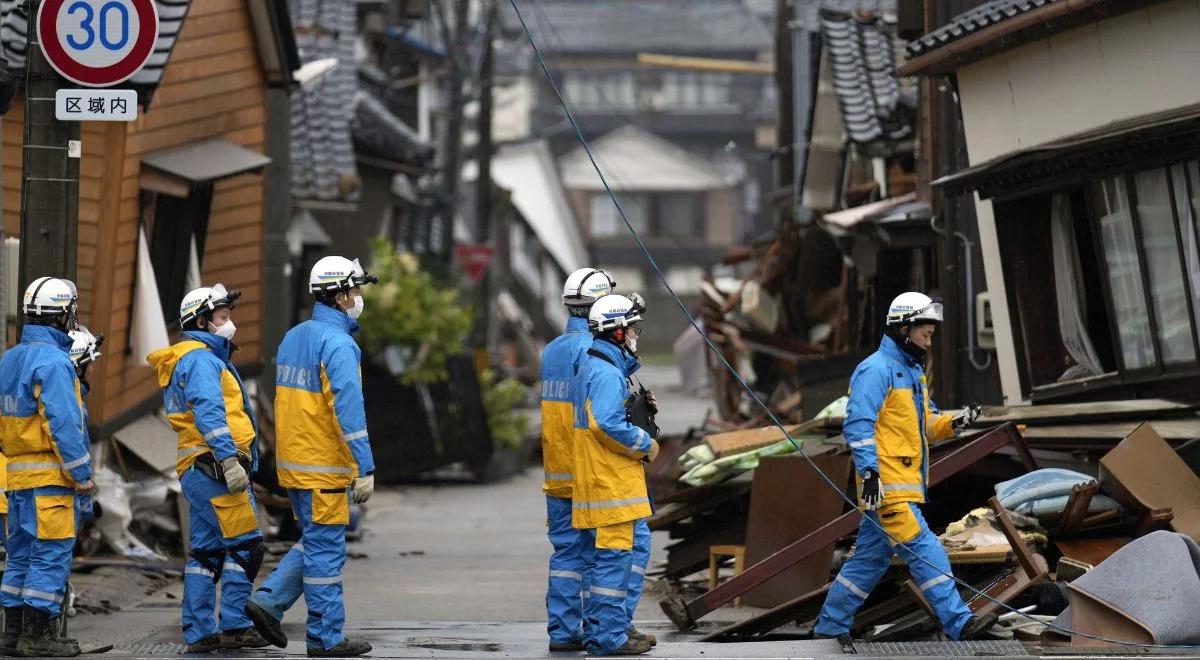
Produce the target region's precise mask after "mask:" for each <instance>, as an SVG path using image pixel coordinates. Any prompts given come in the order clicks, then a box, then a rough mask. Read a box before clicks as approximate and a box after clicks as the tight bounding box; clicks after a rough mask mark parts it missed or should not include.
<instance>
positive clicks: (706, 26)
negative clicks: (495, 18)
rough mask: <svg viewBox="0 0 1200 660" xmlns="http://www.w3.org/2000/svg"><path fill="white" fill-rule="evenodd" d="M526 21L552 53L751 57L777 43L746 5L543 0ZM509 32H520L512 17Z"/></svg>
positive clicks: (507, 15)
mask: <svg viewBox="0 0 1200 660" xmlns="http://www.w3.org/2000/svg"><path fill="white" fill-rule="evenodd" d="M522 9H523V11H522V12H521V15H522V16H523V17H524V18H525V22H526V23H527V24H528V25H529V31H530V32H531V33H532V34H533V38H534V40H535V41H537V43H538V46H539V47H540V48H541V49H542V50H543V51H546V52H551V53H589V54H601V53H604V54H608V53H630V52H637V51H643V50H645V51H653V52H656V53H745V52H757V51H764V50H769V49H771V48H772V46H773V43H774V39H772V36H771V32H770V31H769V30H768V29H767V28H766V26H765V25H764V23H763V21H762V20H761V19H760V18H758V17H757V16H756V15H755V14H754V13H753V12H751V11H750V10H749V9H747V8H746V6H745V5H744V4H743V3H742V2H741V1H740V0H589V1H588V2H579V1H578V0H538V1H537V2H531V3H526V5H525V6H524V7H523V8H522ZM502 20H503V21H504V22H505V23H506V27H509V28H513V29H515V30H520V29H521V25H520V22H518V21H517V16H516V14H515V13H514V12H512V11H503V12H502Z"/></svg>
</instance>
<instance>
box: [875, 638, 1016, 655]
mask: <svg viewBox="0 0 1200 660" xmlns="http://www.w3.org/2000/svg"><path fill="white" fill-rule="evenodd" d="M854 652H855V653H856V654H858V655H870V656H876V657H881V658H884V657H897V656H913V655H937V656H943V657H951V658H972V657H977V656H988V655H1018V656H1029V651H1027V650H1025V647H1024V646H1023V645H1022V644H1021V643H1020V642H1016V641H1013V640H994V641H993V640H976V641H970V642H855V643H854Z"/></svg>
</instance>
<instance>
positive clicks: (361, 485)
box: [354, 474, 375, 504]
mask: <svg viewBox="0 0 1200 660" xmlns="http://www.w3.org/2000/svg"><path fill="white" fill-rule="evenodd" d="M374 492H375V475H374V474H368V475H367V476H365V477H359V478H357V479H355V480H354V503H355V504H362V503H363V502H366V501H367V500H369V499H371V495H372V494H373V493H374Z"/></svg>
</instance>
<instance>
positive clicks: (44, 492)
mask: <svg viewBox="0 0 1200 660" xmlns="http://www.w3.org/2000/svg"><path fill="white" fill-rule="evenodd" d="M76 502H77V500H76V498H75V491H74V490H73V489H71V488H63V487H60V486H44V487H41V488H26V489H22V490H10V491H8V539H7V541H6V548H7V550H8V565H7V566H6V567H5V569H4V579H3V581H2V582H0V605H2V606H3V607H23V606H25V607H36V608H37V609H39V610H42V611H43V612H47V613H48V614H49V615H50V618H52V619H53V618H57V617H58V616H59V615H60V614H61V613H62V602H63V597H64V595H65V594H66V591H67V579H68V578H69V577H70V575H71V559H72V555H73V553H74V550H75V530H76V529H77V528H78V527H79V508H78V506H77V505H76Z"/></svg>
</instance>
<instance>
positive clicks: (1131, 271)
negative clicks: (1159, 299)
mask: <svg viewBox="0 0 1200 660" xmlns="http://www.w3.org/2000/svg"><path fill="white" fill-rule="evenodd" d="M1125 183H1126V182H1125V177H1124V176H1115V177H1111V178H1108V179H1102V180H1100V181H1097V182H1096V183H1095V184H1094V185H1093V187H1092V197H1093V204H1094V205H1095V208H1096V212H1097V213H1098V214H1099V215H1100V238H1101V242H1102V244H1103V246H1104V260H1105V262H1106V264H1107V266H1108V268H1107V273H1108V283H1109V289H1110V291H1111V296H1112V306H1113V313H1114V314H1115V316H1116V323H1117V334H1118V337H1119V343H1120V354H1121V361H1122V363H1123V364H1124V365H1125V368H1126V369H1140V368H1144V367H1148V366H1150V365H1151V364H1152V363H1153V362H1154V346H1153V344H1152V343H1151V338H1150V315H1149V310H1147V309H1146V291H1145V289H1143V288H1142V275H1141V264H1140V262H1139V259H1138V253H1137V238H1136V236H1135V235H1134V232H1133V216H1132V215H1131V214H1130V212H1129V196H1128V191H1127V189H1126V186H1125Z"/></svg>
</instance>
